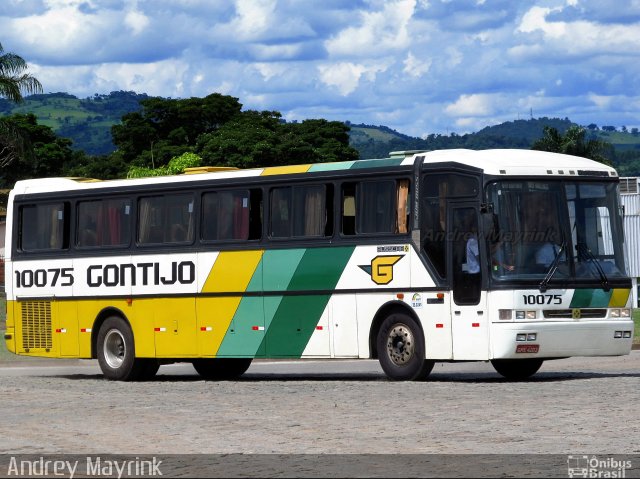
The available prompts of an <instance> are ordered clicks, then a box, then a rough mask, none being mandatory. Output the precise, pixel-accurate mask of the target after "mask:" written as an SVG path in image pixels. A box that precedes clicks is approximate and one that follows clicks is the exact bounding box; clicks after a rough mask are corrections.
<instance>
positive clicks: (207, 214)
mask: <svg viewBox="0 0 640 479" xmlns="http://www.w3.org/2000/svg"><path fill="white" fill-rule="evenodd" d="M200 223H201V225H202V228H201V231H202V232H201V237H202V239H203V240H205V241H229V240H255V239H260V238H261V236H262V191H261V190H259V189H254V190H223V191H216V192H210V193H204V194H203V195H202V217H201V219H200Z"/></svg>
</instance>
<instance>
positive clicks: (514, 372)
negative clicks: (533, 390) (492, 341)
mask: <svg viewBox="0 0 640 479" xmlns="http://www.w3.org/2000/svg"><path fill="white" fill-rule="evenodd" d="M542 363H543V360H542V359H493V360H492V361H491V364H492V365H493V368H494V369H495V370H496V371H497V373H498V374H500V375H501V376H503V377H504V378H506V379H509V380H512V381H518V380H522V379H527V378H529V377H531V376H533V375H534V374H535V373H537V372H538V369H540V366H542Z"/></svg>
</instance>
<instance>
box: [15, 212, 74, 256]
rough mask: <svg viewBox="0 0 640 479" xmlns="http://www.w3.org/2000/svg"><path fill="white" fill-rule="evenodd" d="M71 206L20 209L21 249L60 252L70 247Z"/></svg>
mask: <svg viewBox="0 0 640 479" xmlns="http://www.w3.org/2000/svg"><path fill="white" fill-rule="evenodd" d="M68 212H69V204H68V203H52V204H44V205H29V206H23V207H21V209H20V236H21V239H20V249H22V250H23V251H47V250H60V249H65V248H68V246H69V221H68V218H69V214H68Z"/></svg>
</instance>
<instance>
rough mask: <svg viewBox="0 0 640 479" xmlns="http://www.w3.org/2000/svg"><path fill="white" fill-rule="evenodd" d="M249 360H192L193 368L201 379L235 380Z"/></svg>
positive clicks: (242, 372) (245, 369)
mask: <svg viewBox="0 0 640 479" xmlns="http://www.w3.org/2000/svg"><path fill="white" fill-rule="evenodd" d="M251 361H252V359H251V358H200V359H194V360H193V367H194V368H195V370H196V371H197V372H198V374H199V375H200V376H201V377H202V378H203V379H214V380H215V379H221V380H224V379H236V378H238V377H240V376H242V375H243V374H244V373H245V372H246V371H247V369H249V366H251Z"/></svg>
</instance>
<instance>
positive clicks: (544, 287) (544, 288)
mask: <svg viewBox="0 0 640 479" xmlns="http://www.w3.org/2000/svg"><path fill="white" fill-rule="evenodd" d="M566 246H567V240H566V239H563V240H562V244H561V245H560V248H558V252H557V253H556V256H555V258H553V261H552V262H551V265H550V266H549V271H547V274H546V275H545V277H544V279H543V280H542V281H541V282H540V285H539V286H538V288H539V289H540V292H541V293H544V292H546V291H547V289H548V285H549V281H550V280H551V278H552V277H553V275H554V274H555V273H556V270H557V269H558V264H559V263H560V258H561V257H562V252H563V251H564V248H565V247H566Z"/></svg>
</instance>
